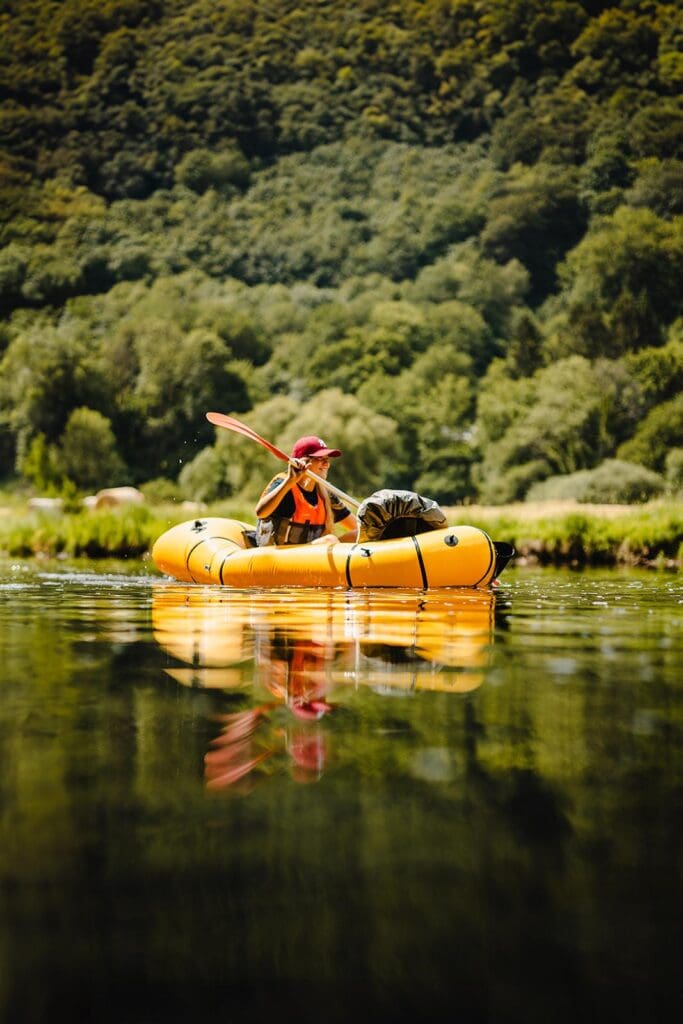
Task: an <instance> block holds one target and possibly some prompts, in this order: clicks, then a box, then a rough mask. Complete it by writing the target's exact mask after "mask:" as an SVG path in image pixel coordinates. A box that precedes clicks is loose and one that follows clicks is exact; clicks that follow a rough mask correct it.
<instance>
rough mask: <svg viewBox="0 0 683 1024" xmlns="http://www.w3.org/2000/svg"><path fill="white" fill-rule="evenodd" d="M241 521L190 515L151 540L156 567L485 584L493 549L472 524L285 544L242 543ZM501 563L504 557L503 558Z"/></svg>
mask: <svg viewBox="0 0 683 1024" xmlns="http://www.w3.org/2000/svg"><path fill="white" fill-rule="evenodd" d="M252 529H253V527H250V526H249V524H248V523H241V522H238V521H237V520H235V519H196V520H194V521H191V522H187V523H180V524H179V525H178V526H174V527H172V528H171V529H170V530H167V531H166V533H164V534H163V535H162V536H161V537H159V539H158V540H157V542H156V543H155V545H154V548H153V550H152V558H153V559H154V562H155V564H156V565H157V566H158V568H159V569H160V570H161V571H162V572H164V573H168V575H169V576H173V577H175V578H176V579H178V580H182V581H183V582H187V583H218V584H223V585H224V586H230V587H240V588H244V587H267V588H270V587H344V588H353V587H418V588H420V589H423V590H426V589H428V588H432V587H484V586H487V585H488V584H489V583H491V581H492V580H493V579H494V577H495V576H496V560H497V555H496V547H495V545H494V542H493V541H492V540H491V539H490V537H489V536H488V535H487V534H486V533H484V531H483V530H479V529H477V528H476V527H474V526H449V527H446V528H445V529H443V530H432V531H430V532H428V533H421V534H419V535H418V536H415V537H401V538H398V539H396V540H381V541H370V542H362V543H358V544H335V545H332V546H331V547H328V546H326V545H317V544H313V545H312V544H300V545H299V544H297V545H292V546H291V547H266V548H254V547H251V546H249V541H248V539H247V534H248V531H250V530H252ZM506 560H507V559H506ZM499 571H500V570H499Z"/></svg>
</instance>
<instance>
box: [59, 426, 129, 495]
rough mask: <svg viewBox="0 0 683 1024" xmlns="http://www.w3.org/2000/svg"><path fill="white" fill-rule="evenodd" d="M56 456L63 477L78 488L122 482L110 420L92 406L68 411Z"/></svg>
mask: <svg viewBox="0 0 683 1024" xmlns="http://www.w3.org/2000/svg"><path fill="white" fill-rule="evenodd" d="M58 458H59V466H60V468H61V469H62V471H63V473H64V476H65V477H67V478H68V479H69V480H71V481H73V483H75V484H76V486H77V487H79V488H80V489H81V490H95V489H98V488H100V487H112V486H116V485H118V484H122V483H125V482H126V468H125V466H124V463H123V460H122V458H121V457H120V455H119V453H118V452H117V450H116V438H115V437H114V432H113V430H112V428H111V423H110V422H109V420H108V419H107V418H106V417H105V416H103V415H102V414H101V413H99V412H97V411H96V410H94V409H86V408H79V409H74V411H73V412H72V413H71V415H70V416H69V419H68V420H67V423H66V427H65V428H64V433H63V434H62V436H61V438H60V440H59V445H58Z"/></svg>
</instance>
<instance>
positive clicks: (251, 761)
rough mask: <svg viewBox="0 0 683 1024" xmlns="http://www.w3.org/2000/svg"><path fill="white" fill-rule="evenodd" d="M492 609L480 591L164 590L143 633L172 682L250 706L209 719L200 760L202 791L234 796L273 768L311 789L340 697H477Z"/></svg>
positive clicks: (492, 600) (158, 593)
mask: <svg viewBox="0 0 683 1024" xmlns="http://www.w3.org/2000/svg"><path fill="white" fill-rule="evenodd" d="M494 605H495V598H494V595H493V594H492V593H490V592H480V591H459V592H458V593H457V594H456V593H453V592H448V593H434V594H413V593H407V592H405V591H390V592H387V591H364V592H358V591H355V592H342V591H317V590H316V591H302V592H297V593H296V594H294V593H292V592H285V591H281V592H269V593H253V592H240V591H217V590H215V589H204V588H202V589H199V588H196V587H187V586H181V585H178V586H175V585H172V586H160V587H157V588H155V589H154V592H153V601H152V627H153V632H154V638H155V640H156V641H157V642H158V643H159V644H160V646H161V647H162V648H163V649H164V650H165V651H166V652H167V654H168V655H169V656H170V657H171V658H172V663H171V664H170V665H168V666H167V667H166V669H165V671H166V672H167V673H168V675H169V676H171V678H172V679H174V680H175V681H176V682H178V683H181V684H182V685H183V686H191V687H199V688H204V689H211V690H221V691H226V692H227V693H235V692H240V691H241V692H243V693H244V694H245V695H248V696H250V697H252V698H255V699H256V703H255V704H254V705H252V706H249V707H247V708H244V709H241V710H239V711H230V712H225V713H221V714H220V715H219V716H218V724H219V726H220V733H219V735H218V736H216V737H215V739H214V740H213V742H212V744H211V749H210V750H209V752H208V753H207V755H206V758H205V777H206V782H207V786H208V787H209V788H212V789H220V788H224V787H228V786H235V785H237V784H239V785H240V786H241V787H242V788H245V782H246V780H248V783H249V786H250V785H253V783H254V780H255V779H256V777H259V778H262V777H264V776H267V775H268V774H269V773H270V772H272V771H273V770H276V768H277V767H278V766H280V765H281V763H282V761H283V760H284V761H285V763H286V764H287V766H288V769H289V772H290V774H291V776H292V778H293V779H295V780H296V781H298V782H311V781H316V780H318V779H319V778H320V777H321V775H322V773H323V771H324V769H325V766H326V764H327V762H328V760H329V758H330V757H331V756H333V751H332V750H331V738H330V736H329V735H327V734H326V732H325V731H324V728H323V723H322V719H323V718H324V717H325V716H326V715H328V714H329V713H330V712H331V711H332V710H333V708H334V707H335V705H336V703H337V702H343V700H344V694H345V693H348V692H349V690H350V688H353V689H356V688H358V687H359V686H370V687H372V688H373V689H374V690H375V692H377V693H380V694H383V695H387V696H401V695H404V696H405V695H410V694H411V693H413V692H414V691H416V690H439V691H442V692H450V693H467V692H470V691H472V690H475V689H477V688H478V687H479V686H481V684H482V682H483V678H484V670H485V668H486V666H487V664H488V661H489V654H490V650H491V644H492V639H493V615H494ZM332 694H334V699H332ZM283 710H284V712H285V713H284V714H283V713H282V712H283ZM430 770H432V769H430ZM247 788H248V787H247Z"/></svg>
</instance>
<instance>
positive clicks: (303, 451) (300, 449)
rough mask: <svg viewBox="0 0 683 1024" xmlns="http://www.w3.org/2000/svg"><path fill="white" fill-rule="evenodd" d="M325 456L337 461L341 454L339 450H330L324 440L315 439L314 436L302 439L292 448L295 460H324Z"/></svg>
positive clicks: (310, 435)
mask: <svg viewBox="0 0 683 1024" xmlns="http://www.w3.org/2000/svg"><path fill="white" fill-rule="evenodd" d="M325 455H326V456H327V457H328V458H330V459H336V458H337V456H338V455H341V452H340V451H339V449H338V448H328V447H327V445H326V444H325V442H324V441H323V439H322V438H321V437H315V435H314V434H308V435H307V436H306V437H300V438H299V440H298V441H297V442H296V444H295V445H294V447H293V448H292V458H293V459H306V458H308V459H311V458H322V457H323V456H325Z"/></svg>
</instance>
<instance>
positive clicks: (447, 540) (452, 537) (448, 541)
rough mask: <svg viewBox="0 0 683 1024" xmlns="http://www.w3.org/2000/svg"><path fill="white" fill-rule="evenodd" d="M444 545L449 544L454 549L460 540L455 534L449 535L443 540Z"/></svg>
mask: <svg viewBox="0 0 683 1024" xmlns="http://www.w3.org/2000/svg"><path fill="white" fill-rule="evenodd" d="M443 542H444V544H447V545H448V547H449V548H454V547H455V546H456V544H457V543H458V538H457V537H456V536H455V534H454V533H448V534H446V536H445V537H444V539H443Z"/></svg>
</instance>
